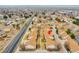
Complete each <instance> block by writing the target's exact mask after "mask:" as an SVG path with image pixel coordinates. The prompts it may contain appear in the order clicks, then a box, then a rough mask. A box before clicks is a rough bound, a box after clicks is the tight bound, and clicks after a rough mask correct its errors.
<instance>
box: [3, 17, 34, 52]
mask: <svg viewBox="0 0 79 59" xmlns="http://www.w3.org/2000/svg"><path fill="white" fill-rule="evenodd" d="M32 19H33V17H32V18H31V19H30V20H29V21H28V22H27V23H25V25H24V27H23V28H22V29H21V31H20V32H19V33H18V34H17V36H16V37H15V38H14V39H13V40H12V41H11V42H10V44H9V45H8V46H7V47H6V48H5V50H4V51H3V53H12V52H13V51H14V49H15V47H16V45H17V43H18V42H19V40H20V39H21V37H22V36H23V34H24V33H25V31H26V29H27V28H28V26H29V24H30V23H31V22H32Z"/></svg>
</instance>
